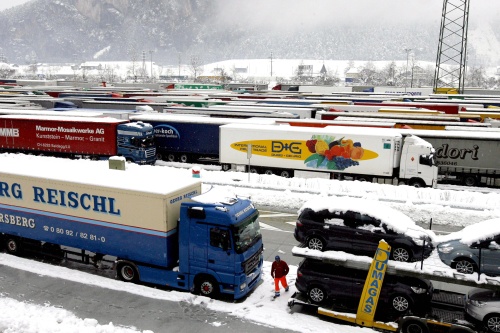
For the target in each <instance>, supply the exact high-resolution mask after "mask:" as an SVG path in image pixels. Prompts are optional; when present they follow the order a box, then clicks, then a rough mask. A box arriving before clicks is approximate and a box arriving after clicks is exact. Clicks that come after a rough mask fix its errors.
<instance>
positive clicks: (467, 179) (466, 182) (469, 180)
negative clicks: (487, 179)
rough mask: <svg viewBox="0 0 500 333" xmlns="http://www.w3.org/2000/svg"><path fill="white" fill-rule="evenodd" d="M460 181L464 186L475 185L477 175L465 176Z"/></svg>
mask: <svg viewBox="0 0 500 333" xmlns="http://www.w3.org/2000/svg"><path fill="white" fill-rule="evenodd" d="M462 183H463V184H464V185H465V186H476V185H477V177H476V176H465V177H464V179H463V181H462Z"/></svg>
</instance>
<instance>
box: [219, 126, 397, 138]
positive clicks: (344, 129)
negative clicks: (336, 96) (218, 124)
mask: <svg viewBox="0 0 500 333" xmlns="http://www.w3.org/2000/svg"><path fill="white" fill-rule="evenodd" d="M223 127H231V128H241V129H255V130H268V131H294V132H304V133H311V132H312V131H314V132H317V133H324V134H330V133H336V134H345V135H367V136H384V137H391V138H401V137H402V135H401V133H399V131H393V130H390V131H389V130H387V128H377V127H348V126H326V127H309V126H308V127H299V126H282V124H275V125H254V124H248V125H247V124H228V125H223Z"/></svg>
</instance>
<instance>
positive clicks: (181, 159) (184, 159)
mask: <svg viewBox="0 0 500 333" xmlns="http://www.w3.org/2000/svg"><path fill="white" fill-rule="evenodd" d="M179 161H181V162H182V163H187V162H189V155H187V154H182V155H181V156H180V157H179Z"/></svg>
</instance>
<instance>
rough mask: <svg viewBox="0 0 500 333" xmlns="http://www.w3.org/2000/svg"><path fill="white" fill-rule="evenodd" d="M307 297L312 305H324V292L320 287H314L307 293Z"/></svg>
mask: <svg viewBox="0 0 500 333" xmlns="http://www.w3.org/2000/svg"><path fill="white" fill-rule="evenodd" d="M307 296H308V297H309V299H310V300H311V302H312V303H314V304H318V305H319V304H324V303H325V301H326V292H325V290H324V289H323V288H322V287H317V286H314V287H312V288H311V289H309V291H308V292H307Z"/></svg>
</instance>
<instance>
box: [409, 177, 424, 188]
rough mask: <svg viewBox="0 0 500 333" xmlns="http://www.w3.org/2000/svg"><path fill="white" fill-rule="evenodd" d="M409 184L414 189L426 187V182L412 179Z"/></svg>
mask: <svg viewBox="0 0 500 333" xmlns="http://www.w3.org/2000/svg"><path fill="white" fill-rule="evenodd" d="M408 184H409V185H410V186H413V187H425V184H424V182H423V181H421V180H420V179H411V180H410V182H409V183H408Z"/></svg>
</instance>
